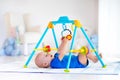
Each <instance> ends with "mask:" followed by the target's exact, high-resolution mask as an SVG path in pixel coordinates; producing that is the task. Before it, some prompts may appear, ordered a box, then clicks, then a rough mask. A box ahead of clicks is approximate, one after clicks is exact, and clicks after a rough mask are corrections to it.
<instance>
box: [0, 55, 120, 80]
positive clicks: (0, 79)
mask: <svg viewBox="0 0 120 80" xmlns="http://www.w3.org/2000/svg"><path fill="white" fill-rule="evenodd" d="M27 58H28V57H27V56H26V57H25V56H18V57H0V64H1V66H2V65H6V64H10V63H12V62H15V61H20V62H22V63H23V64H24V62H26V60H27ZM33 61H34V59H33V60H32V61H31V63H32V62H33ZM11 65H12V64H11ZM11 65H10V66H9V65H8V66H7V67H11ZM12 66H14V65H12ZM29 66H35V65H34V64H30V65H29ZM0 68H1V67H0ZM1 69H2V68H1ZM8 79H9V80H18V79H20V80H96V79H97V80H104V79H107V80H119V79H120V75H97V74H79V73H76V74H69V73H68V74H63V73H57V74H56V73H34V72H33V73H29V72H4V71H0V80H8Z"/></svg>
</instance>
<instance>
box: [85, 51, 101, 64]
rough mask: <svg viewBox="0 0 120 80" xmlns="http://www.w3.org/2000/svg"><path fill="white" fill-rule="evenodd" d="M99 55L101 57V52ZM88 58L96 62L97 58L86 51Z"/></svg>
mask: <svg viewBox="0 0 120 80" xmlns="http://www.w3.org/2000/svg"><path fill="white" fill-rule="evenodd" d="M99 56H100V57H101V58H102V54H101V53H100V54H99ZM87 57H88V59H90V60H92V61H93V62H94V63H96V62H98V58H97V57H96V56H95V55H94V54H92V53H88V54H87Z"/></svg>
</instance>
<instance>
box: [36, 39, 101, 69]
mask: <svg viewBox="0 0 120 80" xmlns="http://www.w3.org/2000/svg"><path fill="white" fill-rule="evenodd" d="M69 41H70V40H68V39H67V38H64V39H63V40H62V42H61V44H60V46H59V48H58V51H57V53H55V55H54V56H53V55H52V54H46V53H44V52H40V53H39V54H38V55H37V56H36V58H35V64H36V65H37V66H38V67H40V68H48V67H51V68H66V66H67V63H68V58H69V56H68V55H65V54H66V53H67V45H68V42H69ZM100 57H102V55H101V54H100ZM88 58H89V59H90V60H92V61H93V62H97V61H98V59H97V57H96V56H95V55H93V54H92V53H87V54H81V53H79V54H78V55H77V56H75V55H72V56H71V62H70V66H69V68H85V67H87V65H88V64H89V61H88Z"/></svg>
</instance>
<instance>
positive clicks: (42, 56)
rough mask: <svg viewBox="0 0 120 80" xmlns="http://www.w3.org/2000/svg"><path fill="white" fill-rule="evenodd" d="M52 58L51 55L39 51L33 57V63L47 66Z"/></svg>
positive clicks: (42, 66) (43, 66)
mask: <svg viewBox="0 0 120 80" xmlns="http://www.w3.org/2000/svg"><path fill="white" fill-rule="evenodd" d="M52 59H53V55H51V54H46V53H44V52H40V53H38V54H37V56H36V58H35V64H36V65H37V66H38V67H40V68H48V67H49V66H50V62H51V61H52Z"/></svg>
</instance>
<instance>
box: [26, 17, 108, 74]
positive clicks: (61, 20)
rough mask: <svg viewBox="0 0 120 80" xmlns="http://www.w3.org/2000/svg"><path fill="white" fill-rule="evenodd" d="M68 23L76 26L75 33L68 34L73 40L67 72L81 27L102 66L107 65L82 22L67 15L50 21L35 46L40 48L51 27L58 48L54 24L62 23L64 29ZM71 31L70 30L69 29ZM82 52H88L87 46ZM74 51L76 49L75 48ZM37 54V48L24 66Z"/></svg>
mask: <svg viewBox="0 0 120 80" xmlns="http://www.w3.org/2000/svg"><path fill="white" fill-rule="evenodd" d="M67 23H71V24H72V25H75V28H74V30H73V34H71V33H70V34H71V36H67V38H68V39H72V42H71V45H70V52H69V59H68V63H67V66H66V69H65V72H69V66H70V61H71V56H72V51H71V50H73V46H74V40H75V36H76V31H77V29H80V30H81V31H82V33H83V35H84V36H85V38H86V39H87V41H88V43H89V44H90V46H91V48H92V49H93V50H94V53H95V54H96V57H97V58H98V60H99V61H100V63H101V65H102V67H103V68H104V67H106V65H105V64H104V63H103V61H102V59H101V57H100V56H99V54H98V52H97V51H96V50H95V47H94V45H93V44H92V42H91V41H90V39H89V38H88V36H87V34H86V32H85V30H84V28H83V27H82V24H81V23H80V22H79V21H78V20H69V19H68V17H67V16H62V17H60V18H59V20H58V21H50V22H49V24H48V27H47V28H46V29H45V31H44V33H43V34H42V36H41V38H40V40H39V41H38V43H37V44H36V46H35V49H37V48H38V46H39V45H40V44H41V42H42V40H43V38H44V36H45V35H46V33H47V31H48V30H49V29H51V30H52V34H53V37H54V42H55V45H56V48H57V49H58V42H57V39H56V34H55V31H54V25H56V24H62V25H63V26H62V27H63V31H64V30H66V29H67V28H66V26H65V24H67ZM67 31H69V30H67ZM79 51H80V52H82V53H84V54H85V53H86V52H87V50H86V47H83V48H81V49H80V50H79ZM73 52H74V50H73ZM34 54H35V50H33V51H32V53H31V55H30V56H29V58H28V60H27V62H26V63H25V65H24V67H25V68H26V67H27V66H28V64H29V62H30V61H31V59H32V57H33V55H34Z"/></svg>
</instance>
